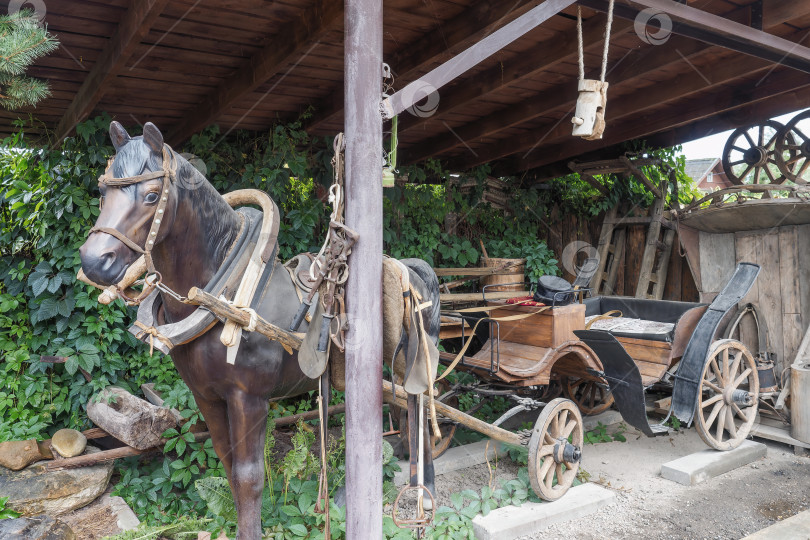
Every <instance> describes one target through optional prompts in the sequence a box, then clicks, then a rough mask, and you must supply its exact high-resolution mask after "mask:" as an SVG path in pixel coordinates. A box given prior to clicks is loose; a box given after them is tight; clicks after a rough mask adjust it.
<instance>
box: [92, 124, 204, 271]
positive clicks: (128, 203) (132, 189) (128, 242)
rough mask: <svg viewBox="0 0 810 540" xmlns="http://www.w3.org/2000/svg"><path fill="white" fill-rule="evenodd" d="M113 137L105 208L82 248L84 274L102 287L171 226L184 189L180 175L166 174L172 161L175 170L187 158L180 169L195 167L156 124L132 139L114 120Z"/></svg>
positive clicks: (105, 183)
mask: <svg viewBox="0 0 810 540" xmlns="http://www.w3.org/2000/svg"><path fill="white" fill-rule="evenodd" d="M110 138H111V139H112V143H113V146H114V147H115V150H116V154H115V156H114V158H113V160H112V161H111V162H110V164H109V165H108V167H107V171H106V172H105V174H104V175H103V176H102V177H101V178H100V179H99V189H100V191H101V212H100V214H99V216H98V219H97V220H96V224H95V226H94V227H93V228H92V229H91V231H90V234H89V236H88V238H87V240H86V241H85V243H84V245H82V247H81V248H80V253H81V260H82V269H83V270H84V273H85V274H86V275H87V277H88V278H90V279H91V280H93V281H94V282H96V283H98V284H101V285H111V284H114V283H117V282H118V281H120V280H121V278H122V277H123V276H124V273H125V272H126V270H127V268H128V267H129V266H130V265H131V264H132V263H133V262H134V261H135V260H136V259H137V258H138V256H139V255H140V254H141V253H143V252H144V251H151V248H153V247H154V246H155V245H157V244H159V243H160V242H161V241H162V240H163V239H164V238H165V237H166V235H167V234H168V233H169V231H170V230H171V228H172V224H173V222H174V220H175V217H176V215H177V204H178V196H177V191H178V189H179V187H178V185H177V184H178V182H176V181H175V178H171V179H168V178H165V176H166V174H161V173H166V171H167V160H168V162H169V163H171V165H170V166H171V167H172V168H173V169H172V170H173V171H177V170H178V164H179V162H182V165H184V166H183V167H181V168H180V170H181V172H182V173H185V174H191V173H189V172H188V171H187V169H188V168H190V165H189V164H188V163H187V162H186V161H185V160H183V158H181V157H180V156H178V155H177V154H175V153H174V152H173V151H172V150H171V149H170V148H169V147H168V146H166V145H164V142H163V135H162V134H161V133H160V130H158V128H157V127H156V126H155V125H154V124H152V123H151V122H147V123H146V125H144V128H143V135H142V136H140V137H130V136H129V134H128V133H127V132H126V130H125V129H124V127H123V126H122V125H121V124H120V123H118V122H115V121H113V122H112V123H111V124H110ZM186 165H187V166H188V167H185V166H186ZM178 176H180V175H179V174H178ZM156 224H157V227H156ZM156 229H157V230H156Z"/></svg>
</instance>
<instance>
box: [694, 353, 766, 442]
mask: <svg viewBox="0 0 810 540" xmlns="http://www.w3.org/2000/svg"><path fill="white" fill-rule="evenodd" d="M758 396H759V377H758V375H757V366H756V363H755V362H754V357H753V356H751V353H750V352H749V351H748V349H747V348H746V347H745V345H743V344H742V343H740V342H739V341H735V340H733V339H721V340H719V341H715V342H714V343H713V344H712V346H711V348H710V349H709V354H708V356H707V357H706V366H705V367H704V368H703V376H702V377H701V381H700V392H699V393H698V403H697V415H696V416H697V430H698V435H700V438H701V439H703V442H705V443H706V444H708V445H709V446H711V447H712V448H714V449H715V450H732V449H734V448H737V447H738V446H740V444H742V442H743V441H744V440H745V438H746V437H748V433H749V432H750V431H751V426H753V424H754V419H755V417H756V415H757V406H758V405H759V401H758Z"/></svg>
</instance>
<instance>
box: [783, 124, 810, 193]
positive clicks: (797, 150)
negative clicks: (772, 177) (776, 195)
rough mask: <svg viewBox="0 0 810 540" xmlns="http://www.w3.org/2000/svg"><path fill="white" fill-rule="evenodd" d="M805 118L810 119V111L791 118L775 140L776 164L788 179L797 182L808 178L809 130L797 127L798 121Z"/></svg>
mask: <svg viewBox="0 0 810 540" xmlns="http://www.w3.org/2000/svg"><path fill="white" fill-rule="evenodd" d="M807 119H810V111H804V112H803V113H799V114H797V115H796V116H794V117H793V118H791V120H790V122H788V123H787V125H785V127H784V129H783V131H782V135H781V137H779V140H778V141H777V142H776V164H777V166H778V167H779V170H780V171H781V173H782V174H783V175H784V176H785V177H786V178H787V179H788V180H791V181H793V182H796V183H797V184H806V183H807V181H808V180H810V131H808V132H805V131H806V130H803V129H802V128H800V127H799V123H800V122H802V121H803V120H807ZM807 127H810V126H807Z"/></svg>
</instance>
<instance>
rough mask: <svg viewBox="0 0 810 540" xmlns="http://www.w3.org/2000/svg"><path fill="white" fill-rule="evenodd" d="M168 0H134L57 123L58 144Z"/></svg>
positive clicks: (88, 109)
mask: <svg viewBox="0 0 810 540" xmlns="http://www.w3.org/2000/svg"><path fill="white" fill-rule="evenodd" d="M168 1H169V0H133V1H132V4H131V5H130V6H129V9H128V10H127V11H126V13H124V15H123V17H122V19H121V21H120V22H119V23H118V29H117V31H116V32H115V35H113V37H112V38H111V39H110V41H109V44H108V45H107V46H106V47H105V48H104V50H103V51H102V53H101V57H100V58H99V59H98V60H97V61H96V63H95V65H93V68H92V69H91V70H90V73H89V74H88V75H87V77H85V79H84V83H82V86H81V87H80V88H79V90H78V92H76V96H75V97H74V98H73V101H72V102H71V104H70V106H68V108H67V110H66V111H65V114H64V115H63V116H62V118H61V120H60V121H59V124H58V125H57V127H56V144H58V143H59V141H61V140H62V139H64V138H65V137H66V136H68V135H69V134H70V132H71V131H73V128H75V127H76V124H78V123H79V122H81V121H82V120H84V119H85V118H87V117H88V116H89V115H90V113H91V112H93V109H94V108H95V106H96V105H97V104H98V102H99V100H101V97H102V96H103V95H104V92H105V91H106V90H107V89H108V88H109V86H110V85H111V84H112V83H113V80H114V79H115V78H116V77H117V76H118V73H119V72H120V71H121V69H123V67H124V66H125V65H126V63H127V62H128V61H129V59H130V58H131V57H132V54H133V53H134V52H135V49H136V48H137V47H138V45H139V44H140V43H141V40H143V38H144V37H145V36H146V34H148V33H149V29H150V28H151V27H152V24H153V23H154V22H155V21H156V20H157V18H158V17H159V16H160V14H161V13H162V12H163V8H165V7H166V4H168Z"/></svg>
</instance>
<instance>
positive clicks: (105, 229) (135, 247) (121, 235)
mask: <svg viewBox="0 0 810 540" xmlns="http://www.w3.org/2000/svg"><path fill="white" fill-rule="evenodd" d="M94 232H102V233H105V234H109V235H110V236H114V237H115V238H117V239H118V240H120V241H121V242H123V243H124V244H125V245H126V246H127V247H128V248H129V249H131V250H132V251H135V252H137V253H144V250H143V248H142V247H140V246H139V245H138V244H136V243H135V242H133V241H132V240H130V239H129V238H127V237H126V236H124V233H122V232H121V231H119V230H118V229H113V228H112V227H98V226H96V227H93V228H92V229H90V233H89V234H93V233H94Z"/></svg>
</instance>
